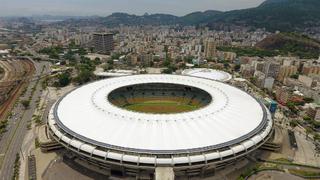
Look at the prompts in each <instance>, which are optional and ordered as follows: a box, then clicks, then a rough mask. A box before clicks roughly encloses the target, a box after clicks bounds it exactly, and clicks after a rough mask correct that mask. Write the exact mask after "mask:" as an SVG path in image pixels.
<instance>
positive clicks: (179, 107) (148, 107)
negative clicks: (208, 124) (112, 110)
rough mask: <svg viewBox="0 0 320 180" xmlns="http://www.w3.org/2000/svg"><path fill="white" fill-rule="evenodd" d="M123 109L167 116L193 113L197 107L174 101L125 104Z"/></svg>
mask: <svg viewBox="0 0 320 180" xmlns="http://www.w3.org/2000/svg"><path fill="white" fill-rule="evenodd" d="M123 108H125V109H128V110H131V111H137V112H144V113H156V114H169V113H181V112H188V111H193V110H195V109H198V108H199V106H192V105H189V104H183V103H180V102H176V101H162V100H155V101H145V102H141V103H135V104H127V105H125V106H124V107H123Z"/></svg>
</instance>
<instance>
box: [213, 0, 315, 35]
mask: <svg viewBox="0 0 320 180" xmlns="http://www.w3.org/2000/svg"><path fill="white" fill-rule="evenodd" d="M319 7H320V1H319V0H267V1H265V2H264V3H262V4H261V5H260V6H258V7H256V8H250V9H244V10H236V11H229V12H225V13H223V14H221V15H219V16H217V17H215V18H213V19H212V21H211V22H209V24H210V26H211V27H212V28H218V27H221V26H222V25H223V26H228V25H238V26H251V27H255V28H266V29H267V30H269V31H276V30H280V31H292V30H299V29H304V28H306V27H314V26H320V8H319Z"/></svg>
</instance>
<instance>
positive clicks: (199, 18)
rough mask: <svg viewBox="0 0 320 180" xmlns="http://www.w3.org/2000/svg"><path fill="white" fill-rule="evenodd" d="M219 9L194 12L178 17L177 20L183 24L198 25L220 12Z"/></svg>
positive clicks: (208, 20)
mask: <svg viewBox="0 0 320 180" xmlns="http://www.w3.org/2000/svg"><path fill="white" fill-rule="evenodd" d="M222 13H223V12H221V11H214V10H209V11H205V12H194V13H190V14H187V15H185V16H182V17H180V18H179V22H180V23H182V24H184V25H198V24H206V23H208V22H210V21H211V20H212V19H213V18H214V17H215V16H218V15H220V14H222Z"/></svg>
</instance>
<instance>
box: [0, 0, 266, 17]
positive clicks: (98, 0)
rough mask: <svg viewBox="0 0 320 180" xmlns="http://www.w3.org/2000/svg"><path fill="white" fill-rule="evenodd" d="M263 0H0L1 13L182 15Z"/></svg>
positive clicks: (14, 14)
mask: <svg viewBox="0 0 320 180" xmlns="http://www.w3.org/2000/svg"><path fill="white" fill-rule="evenodd" d="M263 1H264V0H0V16H30V15H44V14H46V15H72V16H87V15H99V16H107V15H110V14H112V13H113V12H125V13H130V14H136V15H142V14H144V13H149V14H154V13H167V14H173V15H178V16H182V15H185V14H188V13H191V12H194V11H204V10H221V11H227V10H234V9H244V8H249V7H256V6H257V5H259V4H260V3H261V2H263Z"/></svg>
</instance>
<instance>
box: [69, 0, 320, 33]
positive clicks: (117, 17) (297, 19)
mask: <svg viewBox="0 0 320 180" xmlns="http://www.w3.org/2000/svg"><path fill="white" fill-rule="evenodd" d="M66 22H67V23H69V24H71V25H72V24H73V25H75V26H80V25H97V24H98V25H99V24H100V25H107V26H118V25H119V24H124V25H174V24H180V25H199V24H205V25H208V26H209V27H211V28H214V29H221V28H224V29H225V28H228V27H231V26H245V27H252V28H266V29H267V30H269V31H275V30H280V31H293V30H301V29H305V28H309V27H313V28H314V27H320V0H266V1H265V2H263V3H262V4H261V5H260V6H258V7H256V8H249V9H243V10H234V11H227V12H220V11H213V10H210V11H205V12H194V13H191V14H188V15H186V16H182V17H178V16H173V15H168V14H152V15H143V16H137V15H130V14H126V13H114V14H112V15H110V16H107V17H90V18H87V19H81V20H77V19H76V20H68V21H66Z"/></svg>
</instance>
